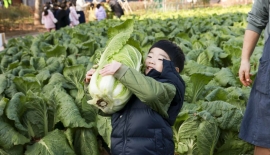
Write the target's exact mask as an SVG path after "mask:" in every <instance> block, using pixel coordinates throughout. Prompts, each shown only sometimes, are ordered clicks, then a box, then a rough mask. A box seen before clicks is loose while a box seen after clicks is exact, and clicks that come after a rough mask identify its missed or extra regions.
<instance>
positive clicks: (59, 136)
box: [25, 130, 75, 155]
mask: <svg viewBox="0 0 270 155" xmlns="http://www.w3.org/2000/svg"><path fill="white" fill-rule="evenodd" d="M37 154H39V155H75V152H74V151H73V150H72V149H71V147H70V146H69V144H68V142H67V138H66V136H65V134H64V133H63V132H62V131H60V130H54V131H52V132H50V133H49V134H48V135H47V136H45V137H44V138H42V139H41V140H40V141H39V142H37V143H35V144H33V145H29V146H27V149H26V152H25V155H37Z"/></svg>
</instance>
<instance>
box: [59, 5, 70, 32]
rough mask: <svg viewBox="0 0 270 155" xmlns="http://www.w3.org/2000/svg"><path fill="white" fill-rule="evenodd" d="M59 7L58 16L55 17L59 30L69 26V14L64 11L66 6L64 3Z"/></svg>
mask: <svg viewBox="0 0 270 155" xmlns="http://www.w3.org/2000/svg"><path fill="white" fill-rule="evenodd" d="M60 7H61V10H60V11H59V13H58V16H57V20H58V23H57V24H58V26H59V29H61V28H62V27H66V26H68V25H69V14H68V12H67V11H66V7H67V6H66V4H65V3H62V4H61V5H60Z"/></svg>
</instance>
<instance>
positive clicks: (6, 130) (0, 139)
mask: <svg viewBox="0 0 270 155" xmlns="http://www.w3.org/2000/svg"><path fill="white" fill-rule="evenodd" d="M29 141H30V140H29V139H27V138H26V137H24V136H23V135H22V134H20V133H19V132H17V131H16V130H15V129H14V128H13V127H12V126H11V125H9V124H8V123H6V122H4V121H3V120H2V119H0V146H1V147H3V148H5V149H10V148H12V147H13V146H14V145H19V144H22V145H23V144H25V143H28V142H29Z"/></svg>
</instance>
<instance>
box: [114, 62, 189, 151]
mask: <svg viewBox="0 0 270 155" xmlns="http://www.w3.org/2000/svg"><path fill="white" fill-rule="evenodd" d="M118 72H120V73H118ZM114 77H116V78H117V79H118V80H119V81H120V82H121V83H123V84H124V85H125V86H127V88H129V89H130V90H131V91H132V92H133V94H135V95H133V96H132V97H131V99H130V100H129V102H128V103H127V104H126V105H125V107H124V108H123V109H122V110H120V111H118V112H116V113H114V114H113V115H112V120H111V121H112V134H111V153H112V155H174V141H173V131H172V128H171V126H172V125H173V124H174V122H175V120H176V117H177V115H178V113H179V111H180V109H181V107H182V105H183V99H184V94H185V83H184V81H183V80H182V78H181V77H180V76H179V73H178V72H177V71H176V70H175V67H174V64H173V63H172V62H171V61H167V60H163V71H162V72H161V73H160V72H158V71H156V70H154V69H152V70H151V71H150V72H149V73H148V74H147V75H146V76H144V75H142V74H141V73H138V72H136V71H134V70H133V69H130V68H128V69H123V68H122V67H120V69H119V70H118V71H117V72H116V74H115V75H114ZM130 78H133V79H134V83H133V82H130ZM126 79H128V80H126Z"/></svg>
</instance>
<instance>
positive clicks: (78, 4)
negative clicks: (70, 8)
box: [76, 0, 90, 24]
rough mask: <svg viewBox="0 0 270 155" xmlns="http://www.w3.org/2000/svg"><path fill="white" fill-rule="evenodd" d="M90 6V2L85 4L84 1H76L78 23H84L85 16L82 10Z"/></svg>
mask: <svg viewBox="0 0 270 155" xmlns="http://www.w3.org/2000/svg"><path fill="white" fill-rule="evenodd" d="M88 5H90V2H87V3H86V2H85V0H76V11H77V13H78V14H80V17H79V22H80V24H81V23H85V14H84V9H85V8H86V7H87V6H88Z"/></svg>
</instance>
